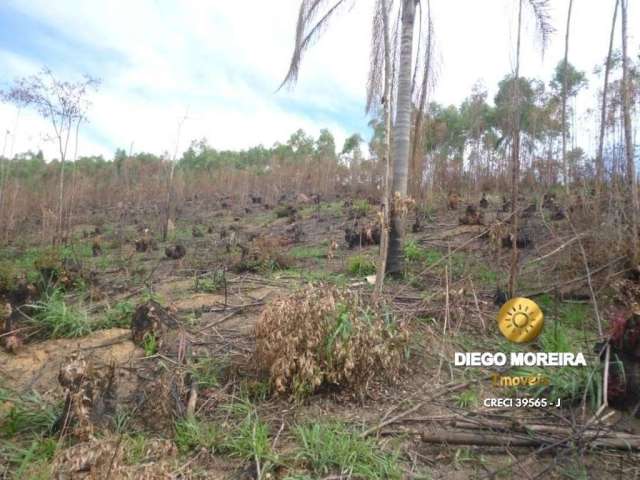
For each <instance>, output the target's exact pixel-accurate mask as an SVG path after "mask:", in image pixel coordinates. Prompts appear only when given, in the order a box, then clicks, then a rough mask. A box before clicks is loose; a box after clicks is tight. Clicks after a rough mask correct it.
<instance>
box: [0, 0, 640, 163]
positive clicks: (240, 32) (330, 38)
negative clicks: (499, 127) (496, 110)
mask: <svg viewBox="0 0 640 480" xmlns="http://www.w3.org/2000/svg"><path fill="white" fill-rule="evenodd" d="M552 3H553V4H554V8H555V9H554V10H553V21H554V23H555V25H556V27H557V29H558V34H556V36H555V37H554V38H553V42H552V44H551V46H550V48H549V50H548V51H547V53H546V55H545V58H544V59H543V58H542V57H541V55H540V51H539V45H537V44H536V42H535V40H534V39H533V35H532V33H531V27H532V26H531V25H526V29H527V30H526V32H525V35H526V37H525V39H526V40H525V42H524V43H525V47H524V50H523V73H524V74H525V75H531V76H538V77H542V78H545V79H546V78H548V77H549V75H550V72H551V69H552V68H553V66H554V65H555V64H556V63H557V62H558V61H559V60H560V58H561V57H562V47H563V45H562V44H563V33H564V15H565V14H566V5H568V0H554V1H553V2H552ZM574 3H575V5H574V23H573V25H572V47H571V50H570V55H571V61H572V62H573V63H575V64H576V65H577V66H578V68H580V69H583V70H586V71H588V72H591V71H592V69H593V66H594V64H595V63H596V62H597V61H599V60H600V59H601V58H603V57H604V55H605V53H606V45H607V36H608V29H609V24H610V14H611V8H612V5H613V1H605V0H577V1H576V2H574ZM635 3H637V2H633V1H631V2H630V4H632V5H631V6H630V8H631V12H630V14H631V18H630V21H629V25H630V27H631V28H632V31H631V34H632V37H631V44H632V45H633V46H634V50H637V46H638V37H637V36H636V35H635V32H634V30H635V29H634V28H633V27H634V26H635V25H638V24H640V15H639V14H640V12H638V11H637V10H638V9H639V8H638V5H635ZM371 4H372V1H371V0H360V1H358V2H356V6H355V7H354V8H353V9H351V10H350V11H346V12H344V14H343V15H342V16H340V17H339V18H337V19H336V21H335V22H334V23H333V24H332V25H331V28H330V29H329V30H327V32H326V34H325V35H324V37H323V38H322V39H321V40H320V41H319V42H318V44H316V45H314V46H313V49H312V50H311V51H310V52H309V54H308V55H307V56H306V57H305V61H304V63H303V67H302V72H301V75H300V78H299V82H298V84H297V86H296V87H295V89H293V90H282V91H279V92H277V93H275V90H276V88H277V87H278V85H279V83H280V81H281V80H282V78H283V76H284V74H285V73H286V69H287V67H288V62H289V58H290V54H291V48H292V43H293V35H294V25H295V18H296V14H297V8H298V5H299V1H298V0H277V1H270V2H267V1H263V0H247V1H245V2H236V1H232V0H208V1H205V0H202V1H197V0H191V1H181V2H177V1H168V0H136V1H124V0H123V1H120V0H110V1H109V2H104V1H97V0H86V1H80V0H58V1H56V2H51V1H50V0H4V1H3V2H2V5H0V88H4V87H6V86H8V84H9V83H10V82H11V81H12V80H13V79H14V78H16V77H20V76H24V75H30V74H32V73H35V72H37V71H38V70H40V69H41V68H42V67H43V66H48V67H50V68H51V69H52V70H54V71H55V72H56V74H57V75H58V76H60V77H62V78H65V79H70V80H72V79H76V78H79V77H80V75H81V74H83V73H88V74H91V75H93V76H96V77H99V78H101V79H102V85H101V86H100V89H99V90H98V92H97V93H95V94H93V95H92V98H91V100H92V107H91V110H90V111H89V120H90V123H89V124H88V125H85V126H84V127H83V130H82V132H81V138H80V144H79V153H80V154H103V155H105V156H106V157H109V158H110V157H111V156H112V154H113V152H114V150H115V148H117V147H123V148H126V149H129V148H130V146H131V145H133V150H134V151H141V150H144V151H151V152H154V153H162V152H164V151H168V152H173V150H174V149H175V146H176V142H177V141H178V140H177V125H178V121H179V119H180V118H181V117H183V116H184V115H185V112H188V118H187V120H186V122H185V123H184V126H183V130H182V133H181V136H180V140H179V142H178V150H179V151H181V150H183V149H184V148H186V147H187V146H188V144H189V142H190V141H191V140H192V139H195V138H201V137H206V138H208V140H209V143H210V144H211V145H213V146H215V147H216V148H220V149H223V148H247V147H250V146H253V145H256V144H260V143H262V144H264V145H272V144H273V143H274V142H275V141H285V140H286V139H287V138H288V136H289V135H290V134H291V133H292V132H293V131H295V130H296V129H297V128H303V129H305V130H306V131H307V132H309V133H311V134H313V135H317V134H318V132H319V130H320V129H321V128H329V129H330V130H331V131H332V132H333V133H334V135H335V136H336V138H337V141H338V145H340V144H341V142H342V141H343V140H344V138H345V137H346V136H347V135H349V134H351V133H353V132H359V133H360V134H361V135H363V137H365V138H367V139H368V137H369V136H370V132H369V129H368V127H367V122H368V119H367V118H366V117H365V115H364V100H365V86H366V74H367V69H368V60H369V51H368V44H369V32H370V30H369V24H370V16H371ZM432 4H433V8H434V11H433V16H434V23H435V28H436V49H437V50H436V51H437V60H438V61H437V65H438V68H437V71H438V81H437V84H436V86H435V88H434V90H433V92H432V98H433V99H435V100H438V101H440V102H442V103H445V104H448V103H459V102H460V101H462V100H463V98H464V97H465V96H466V95H468V94H469V92H470V90H471V87H472V86H473V84H474V83H475V82H477V81H482V82H483V83H484V84H485V85H486V86H487V87H488V88H489V91H490V94H491V93H492V92H493V91H494V88H495V85H496V84H497V81H498V80H499V79H501V78H502V77H503V76H504V75H505V74H506V73H507V72H508V71H509V70H510V69H511V67H512V63H513V28H512V27H513V24H514V21H513V20H514V8H513V7H514V5H515V1H513V0H486V1H482V2H479V1H477V0H446V1H442V0H432ZM461 13H463V15H461ZM594 91H595V90H594ZM592 95H593V92H590V93H589V92H586V93H585V94H583V99H582V100H579V105H580V102H582V103H583V104H584V109H586V107H587V106H591V105H592V104H593V96H592ZM578 110H579V111H580V108H579V109H578ZM15 126H16V110H15V109H14V108H13V107H12V106H8V105H1V104H0V131H2V132H5V131H6V130H10V132H11V136H10V138H11V140H10V145H11V147H12V148H13V150H14V152H13V153H16V152H20V151H24V150H26V149H28V148H32V149H37V148H43V149H44V150H45V152H46V153H49V152H51V154H53V151H54V146H53V145H52V144H51V143H50V142H47V141H46V140H45V137H46V136H47V134H48V133H49V128H48V125H47V124H46V123H44V122H43V121H42V120H41V119H39V118H38V117H37V115H36V114H34V113H31V112H21V113H20V117H19V119H18V123H17V126H18V128H17V129H16V128H15ZM591 130H592V128H591V126H587V127H585V128H584V129H583V130H582V132H581V135H583V136H584V141H585V142H591V137H592V132H591ZM7 153H10V152H9V151H7Z"/></svg>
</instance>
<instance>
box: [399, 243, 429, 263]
mask: <svg viewBox="0 0 640 480" xmlns="http://www.w3.org/2000/svg"><path fill="white" fill-rule="evenodd" d="M404 258H405V259H406V260H407V261H409V262H416V261H418V260H423V259H425V258H426V252H425V250H424V248H422V247H421V246H420V245H418V244H417V243H416V242H415V241H413V240H410V241H408V242H407V243H405V245H404Z"/></svg>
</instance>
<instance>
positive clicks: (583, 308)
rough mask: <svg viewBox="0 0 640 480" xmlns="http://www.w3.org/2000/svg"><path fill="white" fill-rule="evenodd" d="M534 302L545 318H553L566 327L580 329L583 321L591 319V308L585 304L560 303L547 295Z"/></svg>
mask: <svg viewBox="0 0 640 480" xmlns="http://www.w3.org/2000/svg"><path fill="white" fill-rule="evenodd" d="M535 300H536V303H537V304H538V305H540V308H541V309H542V311H543V312H544V315H545V318H555V319H557V320H559V321H560V323H562V324H563V325H565V326H567V327H571V328H576V329H581V328H582V327H583V326H584V321H585V320H586V319H590V318H591V306H590V305H588V304H585V303H568V302H561V301H559V300H556V299H555V298H553V296H551V295H549V294H547V293H545V294H544V295H540V296H538V297H536V299H535Z"/></svg>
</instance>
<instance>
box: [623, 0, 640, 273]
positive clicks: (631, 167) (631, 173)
mask: <svg viewBox="0 0 640 480" xmlns="http://www.w3.org/2000/svg"><path fill="white" fill-rule="evenodd" d="M627 2H628V0H621V7H622V115H623V119H624V144H625V153H626V161H627V182H628V183H629V194H630V195H631V215H630V216H631V248H632V253H633V261H634V262H637V261H638V260H639V257H638V208H639V205H638V179H637V178H636V166H635V162H634V151H633V150H634V149H633V137H632V133H631V132H632V128H631V112H630V105H629V102H630V99H629V90H630V85H629V71H628V70H629V66H628V61H629V60H628V57H627V6H628V4H627Z"/></svg>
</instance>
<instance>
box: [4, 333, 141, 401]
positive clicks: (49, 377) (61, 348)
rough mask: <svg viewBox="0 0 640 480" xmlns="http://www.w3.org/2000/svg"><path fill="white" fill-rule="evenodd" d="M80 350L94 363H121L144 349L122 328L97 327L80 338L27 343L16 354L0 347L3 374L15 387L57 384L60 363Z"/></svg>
mask: <svg viewBox="0 0 640 480" xmlns="http://www.w3.org/2000/svg"><path fill="white" fill-rule="evenodd" d="M75 352H80V353H81V354H82V355H83V356H84V357H85V358H87V359H88V360H91V361H92V362H93V363H95V364H96V365H101V364H102V365H109V364H114V365H115V366H116V367H118V366H124V365H126V364H128V363H130V362H131V361H132V360H133V359H135V358H138V357H142V356H143V355H144V352H143V351H142V349H140V348H137V347H136V346H135V345H134V344H133V342H132V341H131V332H130V330H128V329H124V328H113V329H110V330H100V331H97V332H94V333H92V334H91V335H89V336H87V337H83V338H74V339H68V338H61V339H56V340H47V341H45V342H41V343H34V344H30V345H27V346H26V347H24V348H23V349H21V350H20V351H19V352H18V354H17V355H11V354H8V353H5V352H3V351H0V365H2V376H3V377H5V378H6V379H8V380H10V382H11V385H12V388H14V389H15V390H17V391H27V390H30V389H34V390H36V391H40V392H44V391H47V390H50V389H52V388H58V382H57V376H58V372H59V370H60V366H61V365H62V364H63V362H65V361H66V360H67V359H68V358H69V356H70V355H71V354H72V353H75Z"/></svg>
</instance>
